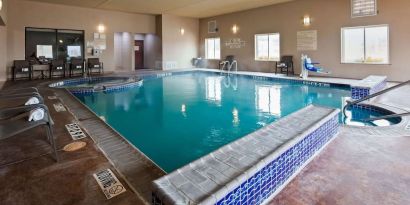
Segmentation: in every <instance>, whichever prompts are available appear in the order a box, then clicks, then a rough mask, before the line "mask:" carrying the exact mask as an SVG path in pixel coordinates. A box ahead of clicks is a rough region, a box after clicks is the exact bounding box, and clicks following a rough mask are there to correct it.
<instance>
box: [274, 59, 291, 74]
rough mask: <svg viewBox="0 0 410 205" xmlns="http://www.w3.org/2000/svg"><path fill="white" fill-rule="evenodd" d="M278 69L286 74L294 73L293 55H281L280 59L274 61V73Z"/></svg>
mask: <svg viewBox="0 0 410 205" xmlns="http://www.w3.org/2000/svg"><path fill="white" fill-rule="evenodd" d="M278 70H279V71H280V73H285V72H286V75H289V73H291V74H292V75H295V70H294V68H293V56H282V57H281V58H280V61H279V62H276V68H275V74H277V73H278Z"/></svg>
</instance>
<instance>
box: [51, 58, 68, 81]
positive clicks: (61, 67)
mask: <svg viewBox="0 0 410 205" xmlns="http://www.w3.org/2000/svg"><path fill="white" fill-rule="evenodd" d="M55 73H57V74H55ZM56 76H57V77H65V63H64V60H52V61H51V64H50V79H51V78H53V77H56Z"/></svg>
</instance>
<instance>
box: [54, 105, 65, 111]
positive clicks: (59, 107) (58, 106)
mask: <svg viewBox="0 0 410 205" xmlns="http://www.w3.org/2000/svg"><path fill="white" fill-rule="evenodd" d="M53 106H54V109H55V110H56V111H57V112H65V111H67V109H65V107H64V105H63V104H62V103H55V104H53Z"/></svg>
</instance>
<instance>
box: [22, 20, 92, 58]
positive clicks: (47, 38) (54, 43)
mask: <svg viewBox="0 0 410 205" xmlns="http://www.w3.org/2000/svg"><path fill="white" fill-rule="evenodd" d="M25 34H26V42H25V43H26V51H25V54H26V58H29V57H40V56H44V57H45V58H48V59H59V60H66V61H70V60H71V58H84V31H81V30H62V29H48V28H31V27H27V28H26V29H25Z"/></svg>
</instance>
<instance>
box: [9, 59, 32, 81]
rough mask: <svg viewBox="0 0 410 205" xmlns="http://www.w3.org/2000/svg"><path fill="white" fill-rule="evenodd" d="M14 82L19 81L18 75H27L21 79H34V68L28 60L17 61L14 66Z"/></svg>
mask: <svg viewBox="0 0 410 205" xmlns="http://www.w3.org/2000/svg"><path fill="white" fill-rule="evenodd" d="M12 69H13V76H12V78H13V81H15V80H16V79H17V74H21V75H25V76H24V77H20V78H19V79H29V80H31V77H32V67H31V65H30V62H29V61H27V60H15V61H14V64H13V68H12Z"/></svg>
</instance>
